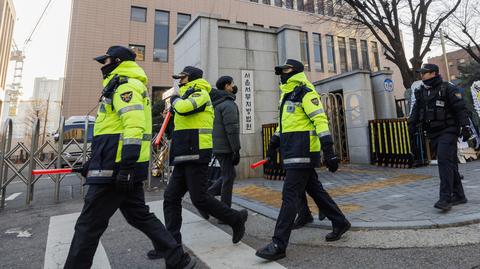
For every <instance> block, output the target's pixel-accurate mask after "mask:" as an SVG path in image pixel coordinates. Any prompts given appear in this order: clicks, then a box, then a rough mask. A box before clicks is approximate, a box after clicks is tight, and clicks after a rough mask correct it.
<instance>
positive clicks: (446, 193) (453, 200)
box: [408, 64, 472, 211]
mask: <svg viewBox="0 0 480 269" xmlns="http://www.w3.org/2000/svg"><path fill="white" fill-rule="evenodd" d="M417 72H419V73H420V74H421V76H422V81H423V84H424V85H423V86H422V87H421V88H420V90H418V91H416V92H415V99H416V102H415V105H414V106H413V109H412V113H411V115H410V118H409V119H408V125H409V132H410V137H413V136H414V135H415V131H416V129H417V128H416V127H417V126H418V125H422V126H423V128H424V129H425V130H426V132H427V135H428V137H429V139H430V140H431V142H432V145H433V148H434V150H435V151H436V153H437V160H438V170H439V173H440V199H439V200H438V201H437V202H436V203H435V205H434V207H435V208H438V209H441V210H443V211H448V210H450V209H451V208H452V205H458V204H464V203H466V202H467V198H466V197H465V193H464V191H463V186H462V182H461V179H460V174H459V172H458V164H457V140H458V137H459V135H461V136H462V137H463V141H467V140H468V139H469V138H470V137H471V136H472V133H471V130H470V126H469V119H468V114H467V108H466V104H465V101H464V100H463V99H462V95H461V93H460V92H459V91H458V89H456V88H455V87H454V86H453V85H452V84H450V83H448V82H444V81H443V80H442V77H441V76H440V75H439V70H438V66H437V65H435V64H424V65H423V66H422V68H421V69H419V70H417ZM420 135H423V134H420Z"/></svg>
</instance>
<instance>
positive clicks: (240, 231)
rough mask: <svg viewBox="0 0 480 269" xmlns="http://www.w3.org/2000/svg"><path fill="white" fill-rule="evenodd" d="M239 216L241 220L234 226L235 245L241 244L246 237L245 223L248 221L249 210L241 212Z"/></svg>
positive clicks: (233, 238) (233, 240)
mask: <svg viewBox="0 0 480 269" xmlns="http://www.w3.org/2000/svg"><path fill="white" fill-rule="evenodd" d="M238 214H239V215H240V220H239V221H237V223H235V225H233V226H232V230H233V234H232V242H233V243H234V244H236V243H238V242H240V240H242V238H243V236H244V235H245V222H247V219H248V211H247V210H245V209H243V210H240V211H239V212H238Z"/></svg>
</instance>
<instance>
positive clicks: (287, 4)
mask: <svg viewBox="0 0 480 269" xmlns="http://www.w3.org/2000/svg"><path fill="white" fill-rule="evenodd" d="M285 7H286V8H289V9H293V0H285Z"/></svg>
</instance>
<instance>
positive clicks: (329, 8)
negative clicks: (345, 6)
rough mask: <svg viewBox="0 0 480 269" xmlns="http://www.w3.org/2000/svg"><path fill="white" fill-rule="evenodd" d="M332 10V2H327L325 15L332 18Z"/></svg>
mask: <svg viewBox="0 0 480 269" xmlns="http://www.w3.org/2000/svg"><path fill="white" fill-rule="evenodd" d="M333 13H334V8H333V0H327V15H328V16H333Z"/></svg>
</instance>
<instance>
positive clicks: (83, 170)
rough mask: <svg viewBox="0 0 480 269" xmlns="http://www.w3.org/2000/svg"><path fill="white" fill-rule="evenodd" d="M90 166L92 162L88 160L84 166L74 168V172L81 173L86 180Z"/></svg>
mask: <svg viewBox="0 0 480 269" xmlns="http://www.w3.org/2000/svg"><path fill="white" fill-rule="evenodd" d="M89 164H90V160H88V161H87V162H86V163H85V164H84V165H82V166H77V167H73V168H72V172H74V173H79V174H80V175H82V177H84V178H86V177H87V175H88V166H89Z"/></svg>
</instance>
